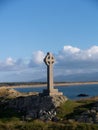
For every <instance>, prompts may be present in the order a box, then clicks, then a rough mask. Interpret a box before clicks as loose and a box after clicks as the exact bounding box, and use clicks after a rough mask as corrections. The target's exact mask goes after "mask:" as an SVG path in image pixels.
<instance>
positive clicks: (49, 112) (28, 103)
mask: <svg viewBox="0 0 98 130" xmlns="http://www.w3.org/2000/svg"><path fill="white" fill-rule="evenodd" d="M8 91H9V90H8ZM13 91H14V90H13ZM13 93H14V92H13ZM15 93H16V95H17V93H18V92H17V91H15ZM14 96H15V95H14ZM66 101H67V98H66V97H65V96H59V95H56V96H42V95H38V94H36V95H34V94H30V95H28V96H27V94H26V95H24V94H23V95H22V93H19V95H18V96H17V97H16V96H15V97H14V98H10V99H9V98H8V100H6V105H5V108H4V109H5V110H6V109H7V108H11V109H14V110H16V111H17V112H20V113H23V115H22V116H23V118H24V119H26V120H30V119H36V118H39V119H42V120H52V119H53V118H55V116H56V108H57V107H58V106H60V104H61V103H64V102H66ZM0 103H2V104H4V103H5V101H4V102H2V101H1V102H0ZM0 105H1V104H0Z"/></svg>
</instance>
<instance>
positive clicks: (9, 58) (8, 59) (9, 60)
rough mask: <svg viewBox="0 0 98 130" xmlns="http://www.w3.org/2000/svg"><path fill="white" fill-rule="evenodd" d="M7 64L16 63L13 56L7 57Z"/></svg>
mask: <svg viewBox="0 0 98 130" xmlns="http://www.w3.org/2000/svg"><path fill="white" fill-rule="evenodd" d="M6 65H14V60H13V59H12V58H11V57H8V58H7V59H6Z"/></svg>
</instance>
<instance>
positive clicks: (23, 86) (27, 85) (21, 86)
mask: <svg viewBox="0 0 98 130" xmlns="http://www.w3.org/2000/svg"><path fill="white" fill-rule="evenodd" d="M93 84H98V82H64V83H63V82H62V83H54V86H63V87H69V86H78V85H93ZM46 86H47V84H46V83H42V84H41V83H35V84H23V85H13V86H10V85H8V86H4V85H3V86H1V87H6V88H29V87H31V88H35V87H46Z"/></svg>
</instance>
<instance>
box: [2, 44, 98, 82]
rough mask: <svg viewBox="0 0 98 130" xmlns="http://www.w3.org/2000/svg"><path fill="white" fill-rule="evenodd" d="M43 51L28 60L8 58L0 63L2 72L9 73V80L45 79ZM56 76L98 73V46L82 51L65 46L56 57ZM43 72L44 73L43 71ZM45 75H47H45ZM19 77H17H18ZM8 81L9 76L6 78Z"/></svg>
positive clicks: (36, 52)
mask: <svg viewBox="0 0 98 130" xmlns="http://www.w3.org/2000/svg"><path fill="white" fill-rule="evenodd" d="M45 55H46V54H45V53H44V52H43V51H40V50H39V51H35V52H33V53H32V57H31V58H29V59H28V60H27V59H25V58H23V59H22V58H21V59H17V60H15V59H13V58H11V57H8V58H7V59H6V60H5V61H1V62H0V71H2V73H3V72H4V73H5V72H8V75H10V76H12V77H10V76H8V79H9V77H10V80H11V78H12V79H15V78H16V77H17V79H20V80H22V81H23V79H24V80H26V78H27V80H28V81H30V80H31V79H32V80H33V79H35V80H36V79H37V78H43V77H45V75H46V65H45V64H44V62H43V59H44V57H45ZM54 56H55V59H56V63H55V65H54V75H55V76H56V75H72V74H80V75H81V74H85V73H91V74H92V73H95V72H98V46H92V47H91V48H89V49H85V50H82V49H80V48H77V47H73V46H69V45H68V46H64V47H63V49H62V50H61V51H59V52H58V53H57V54H55V55H54ZM42 70H43V71H42ZM44 73H45V74H44ZM15 74H16V75H17V76H16V75H15ZM0 78H1V76H0ZM5 79H6V80H7V76H6V78H5Z"/></svg>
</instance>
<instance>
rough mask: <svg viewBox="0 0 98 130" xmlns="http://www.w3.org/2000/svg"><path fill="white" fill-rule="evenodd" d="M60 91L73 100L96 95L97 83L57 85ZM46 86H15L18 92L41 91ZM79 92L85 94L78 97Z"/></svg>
mask: <svg viewBox="0 0 98 130" xmlns="http://www.w3.org/2000/svg"><path fill="white" fill-rule="evenodd" d="M55 88H57V89H58V90H59V91H60V92H63V95H64V96H66V97H68V98H69V99H72V100H75V99H80V98H87V97H94V96H98V84H93V85H92V84H89V85H76V86H57V87H55ZM43 89H46V87H28V88H16V90H17V91H19V92H40V93H41V92H42V91H43ZM80 94H86V95H87V96H85V97H81V96H80V97H79V96H78V95H80Z"/></svg>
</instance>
